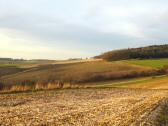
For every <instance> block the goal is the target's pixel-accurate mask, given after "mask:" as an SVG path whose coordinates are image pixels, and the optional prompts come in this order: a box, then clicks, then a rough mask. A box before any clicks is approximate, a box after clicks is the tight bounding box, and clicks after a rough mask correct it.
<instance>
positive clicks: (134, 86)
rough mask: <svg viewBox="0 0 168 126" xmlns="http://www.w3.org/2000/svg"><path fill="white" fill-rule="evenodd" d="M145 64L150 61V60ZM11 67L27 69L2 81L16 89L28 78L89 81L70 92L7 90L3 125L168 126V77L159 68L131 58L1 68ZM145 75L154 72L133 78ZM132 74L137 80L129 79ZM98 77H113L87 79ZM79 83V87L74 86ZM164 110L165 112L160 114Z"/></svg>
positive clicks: (0, 106)
mask: <svg viewBox="0 0 168 126" xmlns="http://www.w3.org/2000/svg"><path fill="white" fill-rule="evenodd" d="M136 62H138V60H137V61H136ZM142 62H143V60H142ZM144 62H145V63H146V60H144ZM159 62H162V60H159ZM163 62H165V59H163ZM163 64H166V63H163ZM162 66H163V65H162ZM11 67H12V68H17V69H19V70H21V71H15V72H14V73H9V74H4V75H2V77H1V78H0V81H1V82H4V83H5V85H11V86H12V85H15V84H18V83H19V82H22V80H29V81H27V82H31V81H32V80H34V81H39V80H43V81H44V82H45V81H46V80H48V79H51V80H52V79H56V80H64V81H65V80H69V79H72V80H71V81H73V82H79V80H85V82H84V83H81V82H80V83H74V84H72V85H73V87H72V85H71V86H70V87H66V88H64V87H61V88H51V89H47V88H44V89H47V90H44V89H42V88H41V89H40V90H39V89H38V91H36V90H21V88H18V89H19V90H14V91H17V92H13V91H12V92H8V91H7V92H3V91H2V92H1V93H0V101H1V102H0V125H4V126H10V125H23V126H29V125H31V126H41V125H47V126H48V125H55V126H64V125H65V126H83V125H84V126H97V125H100V126H113V125H115V126H129V125H132V126H140V125H141V126H159V125H161V124H166V123H165V121H166V120H167V119H166V116H165V115H166V114H167V112H166V111H164V110H166V109H167V104H166V105H163V107H161V105H162V104H163V103H164V102H165V101H166V100H167V98H168V83H167V80H168V76H167V75H155V74H153V72H154V73H155V72H157V70H159V67H153V66H148V65H147V66H146V65H143V64H139V65H138V64H136V63H133V62H132V61H131V62H130V60H127V61H125V60H124V61H113V62H107V61H102V60H96V61H93V60H92V61H86V62H85V61H72V62H69V61H66V62H64V61H61V62H53V61H52V62H45V63H44V62H43V63H40V62H36V63H34V62H33V63H30V62H29V63H26V65H25V63H20V64H19V65H18V64H17V65H16V64H15V67H14V66H9V65H6V66H5V65H4V64H3V67H1V68H5V69H7V68H8V69H9V68H10V69H11ZM9 71H10V70H9ZM141 72H142V73H143V74H144V73H150V74H149V76H138V77H136V76H132V74H134V75H135V74H137V73H141ZM130 73H131V76H130V77H128V75H129V74H130ZM151 73H152V74H151ZM93 75H94V76H97V75H99V76H98V77H99V78H101V77H104V76H105V77H106V76H110V78H105V79H104V78H103V79H97V78H96V80H93V81H86V79H88V78H90V77H92V76H93ZM100 75H101V76H100ZM124 75H127V76H124ZM124 77H125V78H124ZM77 79H78V81H77ZM30 80H31V81H30ZM41 82H42V81H41ZM75 84H77V85H76V86H74V85H75ZM29 85H30V83H26V86H29ZM28 89H29V88H28ZM9 91H10V90H9ZM18 91H19V92H18ZM20 91H22V92H20ZM23 91H25V92H23ZM159 107H160V108H161V109H160V110H159V111H158V108H159Z"/></svg>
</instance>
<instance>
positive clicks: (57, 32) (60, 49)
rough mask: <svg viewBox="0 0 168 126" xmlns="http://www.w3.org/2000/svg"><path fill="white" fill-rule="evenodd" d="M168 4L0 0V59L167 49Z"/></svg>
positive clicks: (146, 0)
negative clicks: (163, 46) (149, 47)
mask: <svg viewBox="0 0 168 126" xmlns="http://www.w3.org/2000/svg"><path fill="white" fill-rule="evenodd" d="M167 22H168V1H167V0H0V57H10V58H25V59H68V58H86V57H92V56H95V55H99V54H101V53H103V52H106V51H110V50H113V49H121V48H132V47H139V46H147V45H154V44H168V23H167Z"/></svg>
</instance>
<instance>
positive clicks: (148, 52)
mask: <svg viewBox="0 0 168 126" xmlns="http://www.w3.org/2000/svg"><path fill="white" fill-rule="evenodd" d="M95 58H101V59H104V60H108V61H115V60H126V59H152V58H168V45H153V46H147V47H140V48H128V49H120V50H113V51H109V52H106V53H103V54H101V55H99V56H96V57H95Z"/></svg>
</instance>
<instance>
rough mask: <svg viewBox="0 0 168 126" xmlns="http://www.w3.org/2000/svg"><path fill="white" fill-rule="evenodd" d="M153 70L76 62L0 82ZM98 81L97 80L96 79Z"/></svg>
mask: <svg viewBox="0 0 168 126" xmlns="http://www.w3.org/2000/svg"><path fill="white" fill-rule="evenodd" d="M151 70H153V69H151V68H146V67H143V66H137V65H130V64H127V63H124V62H104V61H96V62H83V63H82V62H77V63H69V64H68V63H66V64H62V63H61V64H52V65H43V66H39V67H35V68H32V69H30V70H27V71H24V72H21V73H17V74H13V75H9V76H4V77H2V78H1V79H0V80H1V81H3V82H5V83H8V84H12V83H19V82H20V81H22V80H33V81H48V80H64V81H70V80H74V81H80V80H87V79H88V78H92V76H96V75H102V74H103V75H104V74H105V75H106V76H108V75H113V76H119V75H120V74H125V73H131V72H142V71H151ZM98 79H99V78H98Z"/></svg>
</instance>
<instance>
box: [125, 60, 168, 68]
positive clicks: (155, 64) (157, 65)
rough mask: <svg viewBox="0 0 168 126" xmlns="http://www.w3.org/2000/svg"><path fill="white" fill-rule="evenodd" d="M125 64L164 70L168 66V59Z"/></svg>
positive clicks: (129, 61)
mask: <svg viewBox="0 0 168 126" xmlns="http://www.w3.org/2000/svg"><path fill="white" fill-rule="evenodd" d="M125 62H127V63H130V64H136V65H141V66H147V67H152V68H163V67H164V66H167V65H168V59H147V60H127V61H125Z"/></svg>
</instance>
